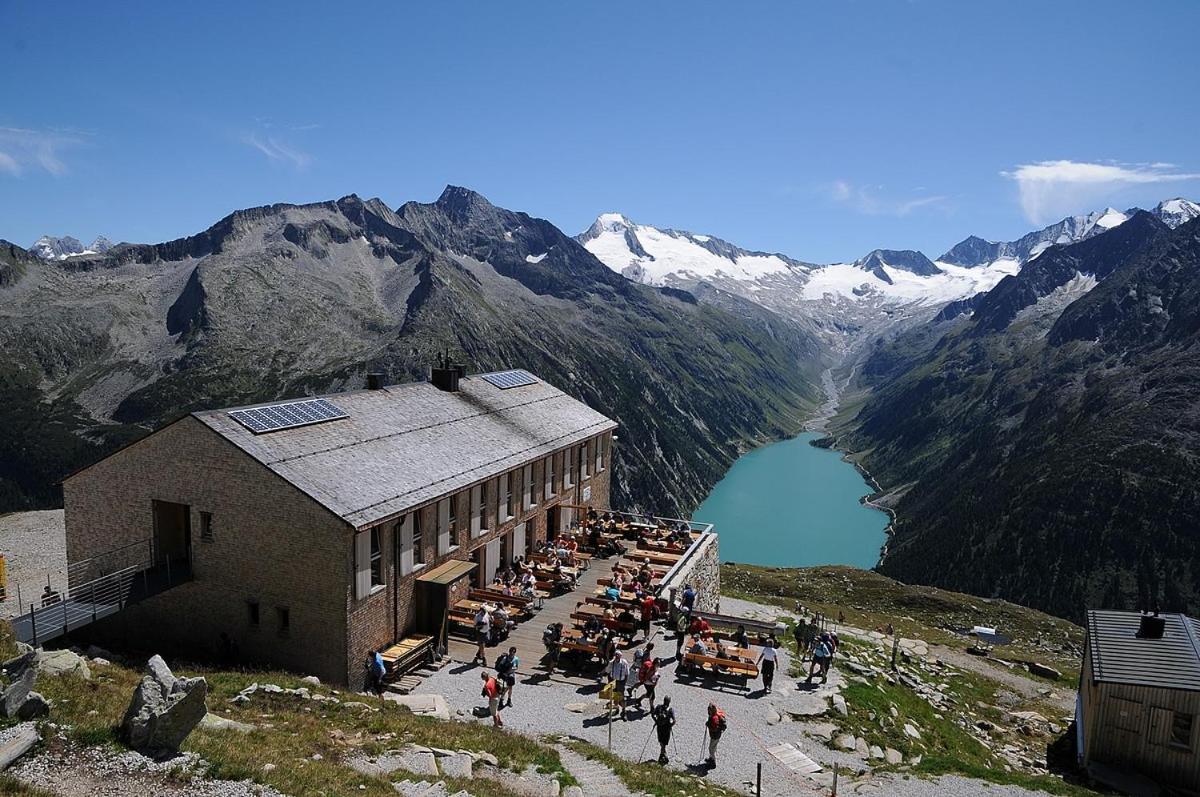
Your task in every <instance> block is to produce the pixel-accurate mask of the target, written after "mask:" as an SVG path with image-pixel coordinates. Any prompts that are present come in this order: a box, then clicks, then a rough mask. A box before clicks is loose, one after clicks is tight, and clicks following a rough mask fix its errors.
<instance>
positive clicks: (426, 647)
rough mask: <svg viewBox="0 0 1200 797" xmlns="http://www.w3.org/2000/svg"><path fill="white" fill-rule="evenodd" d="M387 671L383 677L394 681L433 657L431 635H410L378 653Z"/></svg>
mask: <svg viewBox="0 0 1200 797" xmlns="http://www.w3.org/2000/svg"><path fill="white" fill-rule="evenodd" d="M379 655H380V656H381V657H382V658H383V664H384V667H385V669H386V671H387V674H386V675H385V676H384V679H385V680H387V681H394V680H396V679H397V678H399V677H400V676H402V675H404V674H405V673H406V672H408V671H409V670H412V669H415V668H416V667H418V666H420V665H421V664H424V663H425V662H427V661H430V660H432V658H433V637H431V636H422V635H417V636H410V637H405V638H404V639H401V640H400V641H399V642H397V643H396V644H394V645H392V646H391V647H390V648H388V649H387V650H384V651H382V652H381V653H380V654H379Z"/></svg>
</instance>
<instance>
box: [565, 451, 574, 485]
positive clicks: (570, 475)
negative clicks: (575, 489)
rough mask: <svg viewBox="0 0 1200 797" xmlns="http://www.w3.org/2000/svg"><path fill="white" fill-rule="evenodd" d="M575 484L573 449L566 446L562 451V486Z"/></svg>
mask: <svg viewBox="0 0 1200 797" xmlns="http://www.w3.org/2000/svg"><path fill="white" fill-rule="evenodd" d="M574 484H575V449H574V448H568V449H567V450H566V451H564V452H563V487H564V488H565V487H571V486H573V485H574Z"/></svg>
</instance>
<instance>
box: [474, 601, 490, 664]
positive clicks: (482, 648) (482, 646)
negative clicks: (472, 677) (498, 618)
mask: <svg viewBox="0 0 1200 797" xmlns="http://www.w3.org/2000/svg"><path fill="white" fill-rule="evenodd" d="M491 635H492V616H491V615H490V614H488V612H487V609H485V608H483V607H482V606H480V607H479V610H478V611H476V612H475V637H476V639H478V641H479V647H478V648H477V649H476V650H475V658H474V659H473V660H472V662H471V663H472V664H479V665H481V666H483V667H486V666H487V647H486V646H487V643H488V637H490V636H491Z"/></svg>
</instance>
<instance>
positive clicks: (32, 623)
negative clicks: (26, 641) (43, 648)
mask: <svg viewBox="0 0 1200 797" xmlns="http://www.w3.org/2000/svg"><path fill="white" fill-rule="evenodd" d="M29 627H30V628H31V629H32V630H33V646H34V647H35V648H36V647H37V646H38V644H37V608H36V607H35V606H34V605H33V604H32V603H31V604H29Z"/></svg>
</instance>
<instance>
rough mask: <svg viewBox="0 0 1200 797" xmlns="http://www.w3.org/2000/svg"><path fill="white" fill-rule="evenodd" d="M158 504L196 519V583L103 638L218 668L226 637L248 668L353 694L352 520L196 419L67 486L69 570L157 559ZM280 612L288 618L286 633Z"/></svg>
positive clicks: (134, 614) (118, 620) (126, 617)
mask: <svg viewBox="0 0 1200 797" xmlns="http://www.w3.org/2000/svg"><path fill="white" fill-rule="evenodd" d="M154 500H161V501H171V502H174V503H179V504H185V505H187V506H189V507H190V514H191V536H192V545H191V549H192V571H193V576H194V579H193V580H192V581H190V582H188V583H185V584H181V585H179V586H176V587H173V588H171V589H169V590H167V591H166V592H164V593H162V594H160V595H156V596H154V597H152V598H149V599H147V600H146V601H144V602H142V603H140V604H136V605H135V606H132V607H130V608H129V609H127V610H126V611H125V612H123V613H122V614H120V615H118V616H117V617H115V618H113V621H111V622H108V623H106V624H103V625H102V626H101V627H100V628H98V629H96V632H97V633H99V634H101V635H103V634H105V633H111V634H114V635H120V636H123V637H126V638H128V641H129V642H131V643H133V644H136V645H138V646H139V647H142V648H150V647H153V646H154V645H155V644H164V645H169V646H173V647H177V648H184V649H187V650H193V651H196V652H197V653H199V654H202V655H207V656H212V657H214V658H215V657H216V656H217V655H218V654H219V653H220V643H219V635H220V634H221V633H222V632H224V633H226V634H227V635H228V636H229V638H230V639H231V640H232V641H233V642H234V643H235V644H236V645H237V647H238V649H239V652H240V655H241V658H243V659H245V660H247V661H249V662H256V663H262V664H271V665H275V666H282V667H284V668H287V669H291V670H295V671H297V672H305V673H312V674H315V675H318V676H320V677H321V678H322V679H323V680H331V681H333V682H335V683H344V682H345V680H346V669H345V661H344V656H343V651H344V650H345V647H346V644H345V642H346V640H345V632H346V615H345V613H344V612H343V611H342V609H341V607H342V606H344V604H345V600H346V592H347V589H348V587H349V585H350V584H351V577H350V576H349V575H348V573H347V552H348V551H349V549H350V546H351V545H352V541H351V533H350V532H351V530H350V528H349V527H348V526H347V525H346V524H345V523H344V522H343V521H342V520H340V519H339V518H337V517H335V516H334V515H333V514H331V513H330V512H328V511H327V510H326V509H324V508H322V507H321V506H320V505H318V504H317V503H315V502H314V501H312V500H311V499H310V498H308V497H307V496H305V495H303V494H302V493H300V492H299V491H298V490H296V489H295V488H293V487H292V486H290V485H289V484H288V483H287V482H285V481H283V480H282V479H280V478H278V477H277V476H275V475H274V474H273V473H271V472H270V471H268V470H267V469H266V468H265V467H264V466H262V465H260V464H259V463H257V462H256V461H254V460H253V459H251V458H250V457H248V456H246V455H245V454H244V453H242V452H241V451H240V450H239V449H237V448H236V447H235V446H233V445H232V444H231V443H229V442H228V441H226V440H225V439H224V438H222V437H220V436H219V435H217V434H216V433H215V432H213V431H211V430H210V429H209V428H208V427H206V426H205V425H204V424H202V423H201V422H199V421H197V420H195V419H194V418H191V417H187V418H183V419H182V420H180V421H178V422H176V423H174V424H171V425H170V426H167V427H165V428H163V429H161V430H160V431H158V432H157V433H155V434H153V435H150V436H149V437H146V438H143V439H142V440H141V441H139V442H137V443H135V444H133V445H132V446H130V447H128V448H126V449H124V450H123V451H120V452H118V453H116V454H114V455H113V456H112V457H109V458H108V459H105V460H103V461H101V462H100V463H98V464H96V465H94V466H93V467H91V468H88V469H86V470H84V471H81V472H79V473H77V474H75V475H74V476H72V477H70V478H68V479H67V480H66V481H65V482H64V484H63V502H64V506H65V517H66V536H67V556H68V561H70V562H79V561H82V560H85V559H89V558H92V557H98V559H97V561H96V564H95V567H94V568H93V570H99V569H105V570H109V571H111V570H112V569H115V568H116V566H117V565H118V564H120V563H119V562H118V561H117V559H116V558H114V557H112V556H105V555H104V554H105V552H106V551H111V550H113V549H117V548H121V547H122V546H127V545H129V544H130V543H139V544H138V545H137V546H135V547H134V548H131V549H126V550H127V551H133V550H140V551H145V550H148V548H149V544H150V540H151V538H152V536H153V532H154V520H153V513H152V510H151V506H152V501H154ZM200 512H211V513H212V539H211V541H207V540H203V539H201V538H200V522H199V513H200ZM130 557H132V554H130ZM144 558H148V557H144ZM80 569H82V568H80ZM97 574H98V573H96V572H93V573H91V574H89V576H87V577H90V576H94V575H97ZM250 602H257V604H258V614H259V622H258V625H257V626H254V625H252V624H251V622H250V608H249V603H250ZM279 609H286V610H287V613H288V628H287V630H286V632H285V631H284V630H283V629H282V628H280V617H279V612H278V610H279Z"/></svg>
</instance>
